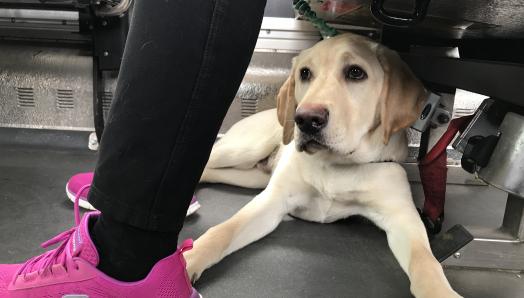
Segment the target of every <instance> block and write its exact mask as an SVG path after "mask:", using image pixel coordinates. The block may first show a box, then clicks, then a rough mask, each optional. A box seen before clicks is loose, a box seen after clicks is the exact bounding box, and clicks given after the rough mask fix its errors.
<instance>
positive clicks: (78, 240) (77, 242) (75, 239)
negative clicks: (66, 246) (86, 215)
mask: <svg viewBox="0 0 524 298" xmlns="http://www.w3.org/2000/svg"><path fill="white" fill-rule="evenodd" d="M80 245H82V235H80V231H78V230H76V231H75V235H74V237H73V252H76V249H77V248H79V247H80Z"/></svg>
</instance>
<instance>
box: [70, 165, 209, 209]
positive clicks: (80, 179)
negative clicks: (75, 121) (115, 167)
mask: <svg viewBox="0 0 524 298" xmlns="http://www.w3.org/2000/svg"><path fill="white" fill-rule="evenodd" d="M92 181H93V172H88V173H80V174H76V175H74V176H73V177H71V178H70V179H69V181H68V182H67V184H66V194H67V197H68V198H69V199H70V200H71V201H72V202H74V201H75V197H76V195H77V194H78V191H79V190H80V189H81V188H82V187H83V186H85V185H88V184H91V182H92ZM88 193H89V191H85V192H83V193H81V194H80V203H79V205H80V207H82V208H85V209H89V210H96V209H95V207H93V206H92V205H91V204H89V202H88V201H87V195H88ZM200 207H201V205H200V203H199V202H198V201H197V198H196V196H193V198H192V199H191V204H190V205H189V208H188V209H187V213H186V216H189V215H191V214H193V213H195V212H196V211H197V210H198V209H200Z"/></svg>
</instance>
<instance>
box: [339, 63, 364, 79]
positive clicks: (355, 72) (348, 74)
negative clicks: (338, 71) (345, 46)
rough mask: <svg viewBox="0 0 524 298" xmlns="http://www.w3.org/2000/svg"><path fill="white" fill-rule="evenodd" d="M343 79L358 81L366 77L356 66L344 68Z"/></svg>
mask: <svg viewBox="0 0 524 298" xmlns="http://www.w3.org/2000/svg"><path fill="white" fill-rule="evenodd" d="M344 77H345V78H346V80H353V81H360V80H363V79H365V78H367V77H368V75H367V74H366V72H365V71H364V70H363V69H362V68H361V67H360V66H357V65H350V66H346V67H345V68H344Z"/></svg>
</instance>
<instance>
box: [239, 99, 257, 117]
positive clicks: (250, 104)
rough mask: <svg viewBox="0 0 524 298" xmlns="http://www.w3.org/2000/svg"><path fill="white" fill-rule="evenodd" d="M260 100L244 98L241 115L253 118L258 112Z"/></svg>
mask: <svg viewBox="0 0 524 298" xmlns="http://www.w3.org/2000/svg"><path fill="white" fill-rule="evenodd" d="M257 107H258V100H256V99H254V98H242V99H241V108H240V113H241V115H242V117H243V118H245V117H248V116H251V115H253V114H255V113H256V112H257Z"/></svg>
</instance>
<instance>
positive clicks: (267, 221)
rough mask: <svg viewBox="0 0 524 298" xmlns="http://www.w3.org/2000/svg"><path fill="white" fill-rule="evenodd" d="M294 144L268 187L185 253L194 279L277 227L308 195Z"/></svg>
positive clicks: (210, 230) (286, 152) (288, 149)
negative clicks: (299, 172)
mask: <svg viewBox="0 0 524 298" xmlns="http://www.w3.org/2000/svg"><path fill="white" fill-rule="evenodd" d="M293 152H295V149H294V147H292V146H288V147H286V149H285V152H284V153H283V156H282V159H281V162H279V164H278V166H277V168H276V169H275V173H274V174H273V176H272V177H271V181H270V182H269V185H268V187H267V188H266V189H265V190H264V191H262V192H261V193H260V194H259V195H257V196H256V197H255V198H254V199H253V200H252V201H251V202H249V203H248V204H247V205H246V206H244V207H243V208H242V209H241V210H240V211H238V212H237V213H236V214H235V215H233V217H231V218H230V219H228V220H226V221H225V222H223V223H221V224H219V225H217V226H215V227H212V228H210V229H209V230H208V231H207V232H206V233H204V235H202V236H201V237H200V238H198V239H197V240H196V241H195V243H194V247H193V249H191V250H189V251H187V252H186V253H184V257H185V258H186V261H187V271H188V274H189V276H190V277H191V279H192V280H193V281H195V280H196V279H198V278H199V277H200V275H201V274H202V272H203V271H204V270H205V269H207V268H209V267H210V266H212V265H214V264H216V263H217V262H219V261H220V260H221V259H222V258H224V257H225V256H227V255H228V254H230V253H232V252H234V251H236V250H238V249H240V248H242V247H244V246H246V245H248V244H250V243H252V242H254V241H256V240H258V239H260V238H262V237H264V236H265V235H267V234H269V233H270V232H271V231H273V230H274V229H275V228H276V227H277V226H278V224H279V223H280V221H282V218H283V217H284V215H286V214H287V213H289V212H291V211H292V210H293V209H294V208H295V207H296V206H298V205H300V204H303V200H304V199H307V193H306V191H307V186H305V185H304V182H303V181H302V178H301V177H300V175H296V171H297V169H296V166H297V163H296V162H293V161H292V160H291V159H292V156H290V155H292V153H293Z"/></svg>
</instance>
